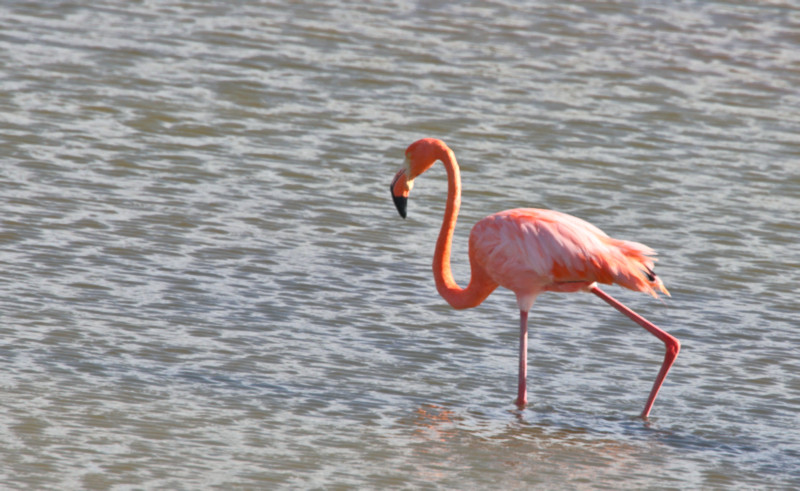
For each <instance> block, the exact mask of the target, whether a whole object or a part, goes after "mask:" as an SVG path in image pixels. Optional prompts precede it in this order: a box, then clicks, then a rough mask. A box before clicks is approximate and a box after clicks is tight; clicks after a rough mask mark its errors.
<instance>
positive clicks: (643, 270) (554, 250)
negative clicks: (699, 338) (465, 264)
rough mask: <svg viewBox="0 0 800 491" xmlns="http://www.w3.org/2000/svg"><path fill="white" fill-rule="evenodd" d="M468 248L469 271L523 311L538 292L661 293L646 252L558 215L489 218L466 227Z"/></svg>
mask: <svg viewBox="0 0 800 491" xmlns="http://www.w3.org/2000/svg"><path fill="white" fill-rule="evenodd" d="M469 250H470V257H471V258H474V262H473V267H474V266H476V265H477V266H478V267H481V268H483V269H484V270H485V271H486V272H487V274H488V276H489V277H490V278H491V279H492V280H493V281H494V282H495V283H497V284H498V285H500V286H503V287H505V288H508V289H509V290H511V291H513V292H514V293H515V294H516V295H517V302H518V304H519V308H520V310H524V311H529V310H530V309H531V307H532V306H533V302H534V300H535V299H536V297H537V296H538V295H539V294H540V293H542V292H544V291H560V292H573V291H578V290H581V289H585V288H587V287H588V286H589V285H590V284H592V283H594V282H598V283H604V284H611V283H617V284H619V285H621V286H624V287H626V288H629V289H631V290H636V291H642V292H646V293H649V294H651V295H653V296H656V295H657V294H656V290H659V291H661V292H663V293H667V290H666V288H665V287H664V284H663V283H662V282H661V279H660V278H658V277H655V276H654V275H653V273H652V270H653V259H652V257H651V256H653V255H654V254H655V252H654V251H653V250H652V249H650V248H649V247H647V246H646V245H644V244H639V243H638V242H630V241H625V240H617V239H612V238H610V237H609V236H608V235H606V234H605V233H604V232H603V231H602V230H600V229H599V228H597V227H595V226H594V225H592V224H591V223H589V222H586V221H584V220H581V219H580V218H576V217H574V216H572V215H567V214H566V213H561V212H558V211H552V210H540V209H534V208H519V209H514V210H506V211H501V212H499V213H495V214H493V215H489V216H488V217H486V218H484V219H482V220H481V221H479V222H478V223H476V224H475V226H474V227H473V228H472V232H471V233H470V238H469ZM651 278H653V280H651Z"/></svg>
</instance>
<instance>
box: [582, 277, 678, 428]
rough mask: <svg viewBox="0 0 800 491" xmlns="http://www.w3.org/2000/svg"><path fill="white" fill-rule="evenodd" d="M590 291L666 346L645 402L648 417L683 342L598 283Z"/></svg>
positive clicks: (643, 415)
mask: <svg viewBox="0 0 800 491" xmlns="http://www.w3.org/2000/svg"><path fill="white" fill-rule="evenodd" d="M589 291H590V292H592V293H594V294H595V295H597V296H598V297H600V298H602V299H603V300H605V301H606V302H607V303H608V304H609V305H611V306H612V307H614V308H615V309H617V310H619V311H620V312H622V313H623V314H625V315H626V316H628V317H629V318H630V319H631V320H633V321H634V322H636V323H637V324H639V325H640V326H642V327H643V328H645V329H647V330H648V331H649V332H650V333H651V334H653V335H654V336H655V337H657V338H658V339H660V340H661V341H662V342H663V343H664V346H665V347H666V353H665V354H664V362H663V363H662V364H661V370H659V372H658V376H656V380H655V382H654V383H653V388H652V389H650V396H649V397H648V398H647V404H645V406H644V410H643V411H642V418H643V419H647V417H648V416H649V415H650V409H652V408H653V402H655V400H656V395H658V391H659V389H661V384H663V383H664V379H665V378H666V377H667V372H669V369H670V367H672V364H673V363H674V362H675V358H677V357H678V351H680V349H681V342H680V341H678V340H677V339H676V338H674V337H673V336H671V335H670V334H668V333H667V332H665V331H663V330H661V329H659V328H658V327H656V326H655V324H653V323H652V322H650V321H648V320H647V319H645V318H644V317H642V316H640V315H639V314H637V313H636V312H634V311H633V310H631V309H629V308H628V307H626V306H625V305H623V304H622V303H620V302H619V301H618V300H615V299H614V298H613V297H612V296H611V295H609V294H608V293H606V292H604V291H603V290H601V289H600V288H598V287H597V285H593V286H591V287H590V288H589Z"/></svg>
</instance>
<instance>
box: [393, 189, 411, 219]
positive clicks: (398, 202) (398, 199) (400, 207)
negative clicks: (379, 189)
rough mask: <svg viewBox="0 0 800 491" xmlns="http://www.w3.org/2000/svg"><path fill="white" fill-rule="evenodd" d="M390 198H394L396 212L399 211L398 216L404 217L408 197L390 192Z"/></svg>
mask: <svg viewBox="0 0 800 491" xmlns="http://www.w3.org/2000/svg"><path fill="white" fill-rule="evenodd" d="M392 199H393V200H394V206H396V207H397V212H398V213H400V216H401V217H403V218H405V217H406V205H407V204H408V198H406V197H404V196H395V195H394V193H392Z"/></svg>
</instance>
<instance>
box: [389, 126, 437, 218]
mask: <svg viewBox="0 0 800 491" xmlns="http://www.w3.org/2000/svg"><path fill="white" fill-rule="evenodd" d="M448 153H452V151H451V150H450V149H449V148H448V147H447V145H445V143H444V142H443V141H441V140H437V139H436V138H423V139H422V140H417V141H415V142H414V143H412V144H411V145H409V146H408V148H407V149H406V160H405V162H404V164H403V167H402V168H401V169H400V170H399V171H398V172H397V174H396V175H395V176H394V180H393V181H392V184H391V186H389V190H390V191H391V192H392V199H393V200H394V205H395V206H396V207H397V211H398V212H399V213H400V216H401V217H403V218H405V217H406V205H407V204H408V195H409V194H410V193H411V188H413V187H414V179H416V178H417V176H419V175H420V174H422V173H423V172H425V171H427V170H428V169H430V168H431V166H432V165H433V164H435V163H436V161H437V160H442V159H443V158H446V156H447V154H448Z"/></svg>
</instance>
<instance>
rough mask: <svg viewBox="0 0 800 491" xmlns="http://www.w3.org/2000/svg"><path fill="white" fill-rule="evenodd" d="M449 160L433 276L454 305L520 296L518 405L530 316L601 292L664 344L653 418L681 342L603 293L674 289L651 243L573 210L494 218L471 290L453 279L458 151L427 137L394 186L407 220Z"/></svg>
mask: <svg viewBox="0 0 800 491" xmlns="http://www.w3.org/2000/svg"><path fill="white" fill-rule="evenodd" d="M437 161H441V162H442V163H443V164H444V166H445V169H446V170H447V183H448V187H447V200H446V205H445V212H444V220H443V221H442V226H441V230H440V232H439V237H438V239H437V241H436V250H435V251H434V254H433V277H434V280H435V281H436V288H437V290H438V291H439V294H440V295H441V296H442V297H443V298H444V299H445V300H446V301H447V302H448V303H449V304H450V305H451V306H453V307H454V308H456V309H465V308H470V307H475V306H477V305H480V303H481V302H483V300H485V299H486V297H488V296H489V295H490V294H491V293H492V292H493V291H494V290H495V289H496V288H497V287H498V286H503V287H505V288H508V289H510V290H511V291H513V292H514V293H515V294H516V296H517V304H518V306H519V310H520V348H519V378H518V390H517V399H516V403H517V405H518V406H519V407H520V408H522V407H524V406H525V404H527V400H528V399H527V351H528V311H529V310H530V309H531V308H532V306H533V303H534V301H535V300H536V297H537V296H538V295H539V294H541V293H542V292H545V291H557V292H578V291H587V292H591V293H594V294H595V295H597V296H598V297H600V298H602V299H603V300H604V301H606V302H607V303H609V304H610V305H612V306H613V307H614V308H616V309H617V310H619V311H620V312H622V313H623V314H624V315H626V316H627V317H629V318H630V319H632V320H633V321H634V322H636V323H637V324H639V325H640V326H642V327H643V328H645V329H646V330H648V331H649V332H650V333H652V334H653V335H655V336H656V337H658V338H659V339H660V340H661V341H662V342H664V344H665V347H666V353H665V355H664V361H663V363H662V365H661V370H660V371H659V373H658V376H657V377H656V381H655V383H654V384H653V388H652V389H651V391H650V395H649V397H648V399H647V403H646V404H645V408H644V410H643V411H642V417H643V418H647V416H648V415H649V414H650V410H651V408H652V406H653V402H654V401H655V398H656V395H657V394H658V391H659V389H660V388H661V385H662V384H663V382H664V379H665V378H666V375H667V372H668V371H669V369H670V367H671V366H672V364H673V362H674V361H675V358H676V357H677V356H678V351H679V350H680V342H679V341H678V340H677V339H675V338H674V337H672V336H671V335H669V334H667V333H666V332H664V331H662V330H661V329H659V328H658V327H656V326H655V325H653V324H652V323H651V322H649V321H647V320H646V319H644V318H643V317H641V316H639V315H638V314H636V313H635V312H633V311H632V310H630V309H628V308H627V307H625V306H624V305H622V304H621V303H620V302H618V301H617V300H615V299H614V298H612V297H611V296H610V295H608V294H607V293H605V292H604V291H602V290H600V288H598V287H597V283H604V284H612V283H615V284H618V285H620V286H623V287H625V288H629V289H631V290H636V291H641V292H645V293H648V294H650V295H652V296H654V297H657V296H658V294H657V291H660V292H662V293H664V294H666V295H669V292H668V291H667V289H666V288H665V287H664V284H663V283H662V281H661V279H660V278H658V277H657V276H656V274H655V273H654V272H653V262H654V261H655V259H654V258H653V256H654V255H655V252H654V251H653V250H652V249H650V248H649V247H647V246H645V245H644V244H640V243H638V242H631V241H626V240H618V239H613V238H611V237H609V236H608V235H606V234H605V233H604V232H603V231H602V230H600V229H599V228H597V227H595V226H594V225H592V224H590V223H588V222H586V221H584V220H581V219H580V218H576V217H574V216H571V215H567V214H565V213H560V212H557V211H551V210H540V209H534V208H519V209H513V210H506V211H502V212H500V213H495V214H493V215H489V216H488V217H486V218H484V219H482V220H480V221H479V222H478V223H476V224H475V226H474V227H473V228H472V231H471V232H470V237H469V260H470V268H471V276H470V281H469V284H468V285H467V287H466V288H461V287H459V286H458V284H457V283H456V281H455V279H454V278H453V275H452V271H451V268H450V251H451V248H452V241H453V233H454V230H455V225H456V219H457V216H458V210H459V208H460V206H461V174H460V170H459V167H458V163H457V162H456V158H455V155H454V154H453V151H452V150H450V148H449V147H448V146H447V145H446V144H445V143H444V142H443V141H441V140H437V139H434V138H424V139H422V140H418V141H416V142H414V143H412V144H411V145H410V146H409V147H408V149H407V150H406V160H405V164H404V166H403V167H402V168H401V169H400V170H399V171H398V172H397V174H396V175H395V178H394V180H393V181H392V184H391V186H390V190H391V192H392V198H393V199H394V203H395V206H396V207H397V210H398V212H399V213H400V215H401V216H402V217H403V218H405V217H406V206H407V202H408V196H409V194H410V192H411V189H412V187H413V185H414V179H416V178H417V177H418V176H420V175H421V174H422V173H424V172H425V171H427V170H428V169H430V167H431V166H432V165H433V164H434V163H435V162H437Z"/></svg>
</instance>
